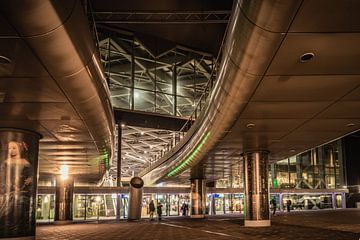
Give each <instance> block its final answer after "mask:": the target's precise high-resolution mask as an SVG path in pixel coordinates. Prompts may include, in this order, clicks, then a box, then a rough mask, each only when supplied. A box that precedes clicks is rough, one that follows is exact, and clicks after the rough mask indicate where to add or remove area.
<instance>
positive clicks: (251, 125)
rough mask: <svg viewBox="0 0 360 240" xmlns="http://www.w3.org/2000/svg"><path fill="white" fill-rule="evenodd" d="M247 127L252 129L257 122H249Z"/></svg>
mask: <svg viewBox="0 0 360 240" xmlns="http://www.w3.org/2000/svg"><path fill="white" fill-rule="evenodd" d="M246 127H247V128H249V129H251V128H253V127H255V123H248V124H246Z"/></svg>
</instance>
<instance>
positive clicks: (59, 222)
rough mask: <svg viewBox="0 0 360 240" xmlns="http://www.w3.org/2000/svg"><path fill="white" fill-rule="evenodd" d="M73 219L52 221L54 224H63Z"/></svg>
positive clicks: (70, 222) (69, 222)
mask: <svg viewBox="0 0 360 240" xmlns="http://www.w3.org/2000/svg"><path fill="white" fill-rule="evenodd" d="M72 223H73V221H72V220H58V221H54V224H55V225H65V224H72Z"/></svg>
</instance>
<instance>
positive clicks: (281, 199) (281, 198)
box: [279, 193, 284, 212]
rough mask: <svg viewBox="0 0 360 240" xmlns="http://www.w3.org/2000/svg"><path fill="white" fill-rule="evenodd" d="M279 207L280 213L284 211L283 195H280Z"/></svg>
mask: <svg viewBox="0 0 360 240" xmlns="http://www.w3.org/2000/svg"><path fill="white" fill-rule="evenodd" d="M279 205H280V212H282V211H284V194H283V193H280V199H279Z"/></svg>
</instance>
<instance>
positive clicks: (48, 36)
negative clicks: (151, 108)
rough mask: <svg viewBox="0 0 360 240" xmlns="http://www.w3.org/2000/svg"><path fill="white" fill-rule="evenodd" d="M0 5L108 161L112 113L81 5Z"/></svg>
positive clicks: (38, 0)
mask: <svg viewBox="0 0 360 240" xmlns="http://www.w3.org/2000/svg"><path fill="white" fill-rule="evenodd" d="M0 6H1V12H2V15H3V16H4V17H5V19H6V20H7V22H8V23H9V25H11V27H12V28H13V29H15V31H16V34H17V35H18V36H19V37H20V38H21V39H23V40H24V41H25V42H26V44H27V45H28V46H29V47H30V49H31V51H32V53H33V54H34V55H35V58H37V60H38V61H39V62H40V63H41V65H42V66H43V68H44V69H45V70H46V72H47V73H48V75H49V78H48V79H47V81H55V83H56V85H57V87H58V88H59V89H60V91H61V93H62V94H63V95H64V96H65V99H66V100H67V102H68V103H69V104H70V105H71V106H72V109H73V110H71V111H70V112H75V113H76V115H77V116H76V117H75V118H80V120H81V121H82V122H83V124H84V125H85V128H86V129H87V132H88V134H89V135H90V138H91V142H92V143H93V144H95V145H96V148H97V151H98V154H100V158H102V159H104V160H108V161H109V160H110V159H111V156H112V151H113V145H114V139H113V131H114V116H113V110H112V106H111V102H110V97H109V91H108V87H107V85H106V80H105V77H104V75H103V72H102V66H101V63H100V60H99V57H98V56H99V54H98V53H97V48H96V46H95V41H94V38H93V36H92V34H91V32H90V29H89V23H88V20H87V18H86V17H85V14H84V7H83V6H82V5H81V2H80V1H77V0H72V1H47V0H30V1H25V2H24V1H16V0H15V1H2V2H1V4H0ZM44 84H45V83H44ZM65 105H66V104H64V107H65ZM53 114H56V111H54V112H53ZM69 118H71V117H69ZM9 120H11V119H9ZM50 135H52V136H55V135H56V133H50ZM74 140H75V141H74V144H76V139H74ZM70 143H71V141H70ZM57 144H62V143H61V142H58V143H57ZM85 144H89V143H88V142H86V143H85ZM90 155H91V157H93V155H92V154H90V153H89V156H90Z"/></svg>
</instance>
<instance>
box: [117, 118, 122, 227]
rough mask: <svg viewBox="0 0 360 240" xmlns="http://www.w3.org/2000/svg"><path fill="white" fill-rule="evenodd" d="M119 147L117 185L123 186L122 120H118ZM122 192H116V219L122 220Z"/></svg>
mask: <svg viewBox="0 0 360 240" xmlns="http://www.w3.org/2000/svg"><path fill="white" fill-rule="evenodd" d="M117 129H118V147H117V172H116V186H117V187H121V139H122V128H121V122H118V128H117ZM121 205H122V203H121V193H117V194H116V220H120V216H121V208H122V206H121Z"/></svg>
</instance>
